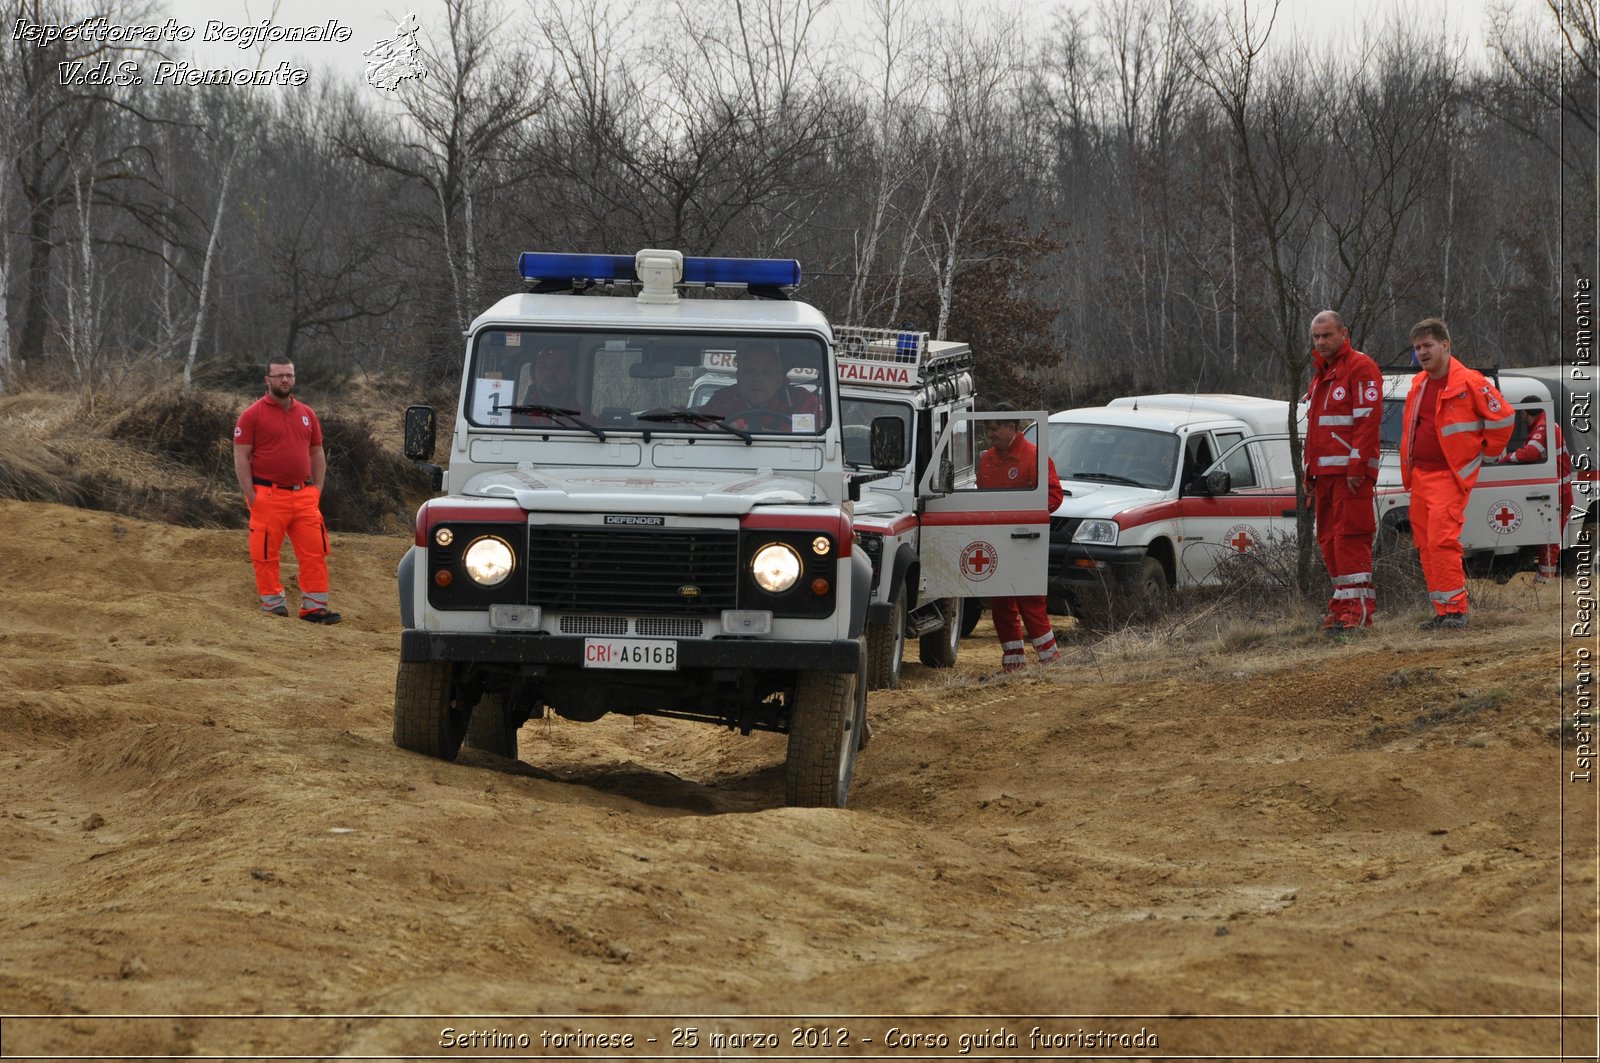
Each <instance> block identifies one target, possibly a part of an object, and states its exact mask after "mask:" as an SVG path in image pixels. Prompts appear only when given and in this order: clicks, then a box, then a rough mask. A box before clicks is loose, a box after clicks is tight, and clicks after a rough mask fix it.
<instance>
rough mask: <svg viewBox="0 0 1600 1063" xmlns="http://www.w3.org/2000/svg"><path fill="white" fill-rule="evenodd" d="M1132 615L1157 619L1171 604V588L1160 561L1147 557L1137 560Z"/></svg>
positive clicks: (1143, 618)
mask: <svg viewBox="0 0 1600 1063" xmlns="http://www.w3.org/2000/svg"><path fill="white" fill-rule="evenodd" d="M1134 594H1135V603H1134V615H1135V616H1136V617H1137V618H1138V619H1140V620H1157V619H1159V618H1160V617H1162V616H1164V615H1165V614H1166V612H1167V609H1168V608H1169V607H1170V606H1171V605H1172V588H1171V587H1170V586H1168V584H1167V570H1166V569H1165V568H1163V567H1162V566H1161V562H1159V561H1157V560H1156V559H1155V558H1153V557H1147V558H1145V559H1144V560H1143V561H1141V562H1139V582H1138V583H1137V584H1135V586H1134Z"/></svg>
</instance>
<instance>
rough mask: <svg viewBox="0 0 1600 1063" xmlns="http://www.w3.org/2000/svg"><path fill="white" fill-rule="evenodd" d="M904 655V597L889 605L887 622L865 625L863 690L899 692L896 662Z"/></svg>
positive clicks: (895, 599) (898, 673)
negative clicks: (864, 688)
mask: <svg viewBox="0 0 1600 1063" xmlns="http://www.w3.org/2000/svg"><path fill="white" fill-rule="evenodd" d="M905 653H906V594H905V590H904V589H903V588H902V589H901V591H900V593H899V594H897V595H895V597H894V601H892V602H890V603H889V620H888V622H887V623H883V624H868V625H867V689H868V690H898V689H900V663H901V661H902V660H903V659H904V657H905Z"/></svg>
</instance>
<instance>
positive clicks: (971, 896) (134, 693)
mask: <svg viewBox="0 0 1600 1063" xmlns="http://www.w3.org/2000/svg"><path fill="white" fill-rule="evenodd" d="M0 531H3V538H0V578H3V580H4V583H5V586H6V589H7V591H6V599H5V604H4V606H3V607H0V749H3V751H4V752H3V753H0V1012H3V1013H4V1014H5V1017H4V1018H3V1019H0V1036H3V1045H0V1050H3V1054H4V1055H6V1056H9V1057H15V1056H23V1055H28V1054H45V1053H67V1052H75V1053H81V1054H126V1055H136V1054H147V1055H148V1054H156V1055H203V1054H213V1055H216V1054H224V1053H256V1054H260V1055H282V1054H293V1053H298V1054H302V1055H327V1056H333V1055H368V1056H372V1055H390V1056H406V1057H410V1056H412V1055H434V1056H451V1057H459V1056H466V1055H471V1054H479V1053H487V1054H506V1053H508V1052H510V1053H512V1054H521V1055H523V1056H524V1057H526V1056H529V1055H533V1056H538V1055H540V1054H542V1053H545V1052H549V1053H551V1054H555V1055H566V1056H568V1057H572V1056H579V1055H584V1054H585V1053H586V1052H587V1054H589V1055H594V1054H596V1053H599V1054H605V1050H606V1046H604V1045H599V1044H598V1043H597V1042H596V1041H595V1040H594V1038H596V1037H597V1036H598V1035H604V1037H607V1038H616V1039H618V1041H617V1042H616V1043H612V1044H611V1046H610V1047H611V1048H612V1049H616V1050H617V1051H618V1054H619V1055H622V1056H633V1057H639V1056H645V1055H650V1054H660V1055H663V1056H668V1057H672V1058H691V1057H695V1056H696V1055H698V1057H699V1058H710V1057H711V1055H712V1054H713V1052H712V1050H713V1049H714V1050H715V1051H714V1054H716V1055H723V1056H737V1055H740V1054H745V1055H755V1056H761V1057H763V1058H783V1057H788V1058H830V1057H833V1056H848V1055H854V1054H879V1055H885V1056H897V1057H906V1058H935V1057H936V1058H945V1057H946V1056H948V1057H952V1058H953V1057H956V1056H958V1055H960V1054H961V1053H960V1052H959V1047H960V1044H961V1043H962V1042H960V1041H959V1038H960V1037H961V1035H962V1034H963V1033H965V1034H967V1035H968V1037H969V1040H968V1041H967V1042H964V1043H965V1044H966V1045H967V1047H968V1048H969V1049H970V1051H969V1052H968V1053H967V1054H966V1055H967V1056H968V1057H969V1058H972V1057H976V1058H986V1057H992V1056H999V1055H1009V1056H1012V1057H1018V1058H1045V1057H1046V1056H1048V1055H1050V1054H1051V1053H1052V1052H1053V1053H1054V1055H1055V1056H1056V1057H1057V1058H1062V1057H1068V1058H1094V1057H1096V1056H1117V1055H1140V1054H1144V1055H1171V1056H1192V1055H1212V1056H1218V1055H1236V1056H1262V1055H1275V1054H1297V1053H1321V1054H1333V1055H1369V1054H1409V1055H1420V1054H1449V1055H1474V1056H1480V1057H1490V1056H1502V1055H1506V1056H1509V1055H1526V1054H1540V1055H1545V1056H1556V1055H1561V1054H1563V1053H1564V1054H1566V1055H1567V1056H1568V1057H1569V1058H1585V1057H1589V1058H1592V1054H1593V1046H1594V1022H1593V1020H1592V1019H1580V1018H1568V1019H1566V1020H1563V1019H1562V1016H1563V1015H1567V1016H1581V1015H1585V1014H1587V1015H1591V1016H1592V1014H1593V1012H1594V999H1595V997H1594V994H1595V985H1596V979H1595V970H1596V965H1595V950H1594V943H1595V917H1594V912H1595V892H1596V879H1595V849H1594V805H1595V791H1594V789H1593V784H1592V783H1591V784H1575V783H1570V782H1567V781H1565V780H1566V772H1568V771H1569V770H1571V769H1572V768H1573V766H1574V765H1575V763H1576V758H1577V756H1578V753H1579V751H1578V749H1577V747H1576V745H1575V744H1574V743H1573V742H1571V741H1568V742H1567V743H1566V744H1565V745H1564V744H1563V741H1562V737H1561V735H1560V733H1559V725H1560V721H1561V719H1562V707H1561V704H1560V698H1559V697H1558V691H1559V690H1560V687H1561V684H1562V667H1563V663H1562V653H1563V646H1562V642H1561V640H1560V639H1559V637H1558V635H1559V632H1560V630H1561V627H1562V624H1563V622H1564V620H1563V613H1562V610H1563V609H1564V608H1566V609H1568V610H1569V611H1570V608H1571V602H1570V599H1571V598H1572V597H1573V584H1572V582H1571V581H1570V580H1569V581H1568V583H1567V584H1566V586H1565V588H1564V590H1552V589H1550V588H1544V589H1536V588H1534V587H1533V586H1532V584H1531V583H1530V582H1528V580H1529V577H1528V576H1526V575H1523V576H1519V577H1518V578H1517V579H1516V580H1515V581H1514V582H1513V583H1511V584H1510V585H1508V586H1505V587H1494V586H1492V585H1488V586H1486V587H1478V586H1476V585H1475V587H1474V592H1475V593H1476V594H1480V595H1481V597H1482V599H1483V602H1484V604H1483V606H1482V607H1481V608H1480V611H1479V613H1478V614H1477V618H1476V621H1475V625H1474V627H1473V628H1472V629H1471V630H1469V631H1468V632H1466V633H1464V634H1452V635H1427V634H1422V633H1418V632H1417V631H1416V630H1415V622H1416V620H1418V619H1420V618H1421V614H1420V612H1418V611H1417V607H1415V606H1412V607H1410V609H1409V611H1407V609H1404V608H1400V609H1395V610H1392V611H1391V612H1389V613H1387V614H1386V615H1385V618H1384V619H1385V624H1384V625H1383V626H1382V627H1381V628H1380V629H1379V630H1377V631H1376V632H1374V633H1373V634H1372V635H1370V636H1369V637H1367V638H1364V639H1360V640H1355V641H1351V642H1345V643H1330V642H1328V641H1326V640H1323V639H1320V638H1318V637H1317V636H1316V635H1315V634H1313V633H1311V632H1310V631H1309V630H1307V629H1300V630H1294V631H1284V630H1281V629H1280V630H1278V631H1275V632H1274V631H1266V632H1265V633H1261V632H1252V631H1251V629H1248V628H1244V627H1241V626H1239V625H1237V624H1233V625H1228V624H1224V623H1223V622H1222V621H1221V620H1219V619H1218V618H1217V617H1216V616H1214V615H1211V616H1200V617H1198V618H1196V619H1193V620H1191V621H1190V622H1189V623H1188V624H1187V625H1186V626H1185V627H1183V628H1182V629H1177V630H1175V629H1173V628H1171V627H1167V628H1163V629H1158V630H1156V631H1154V632H1147V633H1143V634H1133V633H1127V634H1123V635H1119V636H1115V637H1113V638H1111V639H1109V640H1105V641H1102V642H1100V643H1095V644H1090V643H1088V642H1077V643H1073V644H1072V645H1071V646H1070V648H1069V655H1070V659H1071V664H1070V665H1069V666H1068V667H1066V668H1064V669H1060V670H1056V671H1053V672H1050V673H1041V672H1039V671H1038V670H1032V671H1030V672H1028V673H1025V674H1024V676H1023V677H1021V678H1015V679H1013V678H1007V679H1005V680H1002V681H994V680H986V679H985V678H984V677H986V676H988V675H989V674H990V673H992V672H993V671H994V669H995V667H996V664H997V661H998V650H997V648H996V646H995V644H994V642H993V633H992V629H991V628H990V627H989V626H988V624H987V623H985V624H984V625H982V626H981V627H980V628H979V630H978V632H977V633H976V634H975V635H974V637H973V638H971V639H969V640H967V641H966V642H965V643H964V644H963V647H962V660H961V664H960V665H959V666H958V668H957V669H955V670H953V671H951V672H945V673H937V672H933V671H930V670H925V669H922V668H921V667H920V666H917V665H915V664H908V665H907V667H906V681H905V686H904V688H903V689H901V690H900V691H897V692H876V693H874V694H873V695H872V697H871V700H870V713H871V716H872V718H873V720H874V722H875V728H876V729H875V736H874V740H873V743H872V745H871V747H870V748H869V749H868V750H866V751H865V752H864V753H863V754H862V758H861V761H860V763H859V766H858V770H857V776H856V786H855V790H854V792H853V794H852V800H851V807H850V808H849V809H848V810H843V811H837V810H798V809H787V808H783V807H781V796H782V788H783V782H782V762H783V753H784V747H783V739H782V738H781V737H778V736H772V735H756V736H751V737H741V736H739V735H736V734H728V733H724V732H721V731H718V730H714V729H711V728H708V727H705V726H697V725H691V724H680V723H675V722H667V721H659V720H652V719H638V720H632V719H628V718H625V717H607V718H606V719H604V720H602V721H600V722H598V723H592V724H578V723H571V722H567V721H563V720H559V719H553V720H548V721H534V722H532V723H530V724H529V725H528V726H527V727H525V728H524V729H523V731H522V732H521V747H522V748H521V757H522V759H521V760H518V761H512V760H507V759H502V758H499V757H495V756H492V755H489V754H485V753H481V752H474V751H470V750H468V751H465V752H463V755H462V757H461V759H460V760H459V761H457V762H455V763H444V762H438V761H431V760H427V759H424V758H421V757H418V756H415V755H413V754H409V753H405V752H402V751H400V750H398V749H396V748H395V747H394V746H393V745H392V744H391V742H390V707H391V697H392V689H393V679H394V662H395V650H396V645H397V641H398V639H397V630H398V610H397V606H396V602H395V591H394V585H393V571H394V564H395V562H396V560H397V559H398V556H399V554H400V552H401V551H402V550H403V548H404V545H405V543H404V541H403V540H402V539H396V538H393V537H389V538H384V537H359V536H342V537H339V538H338V539H337V541H336V545H335V555H334V558H333V561H332V566H333V574H334V605H335V608H338V609H341V610H342V611H343V612H344V613H345V616H346V622H345V623H344V624H342V625H340V626H338V627H334V628H321V627H317V626H314V625H310V624H303V623H298V622H296V621H295V620H293V619H292V618H291V619H287V620H285V619H276V618H271V617H266V616H261V615H257V614H256V613H255V612H254V605H253V600H252V599H253V587H252V585H251V582H250V576H249V566H248V563H247V561H246V560H245V557H244V549H243V548H244V536H243V533H242V532H213V531H196V530H186V529H179V528H174V527H168V526H164V525H155V524H146V523H142V522H139V521H134V520H129V519H127V518H121V517H113V516H109V515H106V514H101V513H92V512H84V511H78V510H73V509H67V508H62V507H57V506H51V505H43V504H20V503H0ZM1563 603H1565V604H1563ZM1567 652H1569V653H1570V647H1569V648H1568V650H1567ZM1563 810H1565V815H1566V816H1567V819H1566V822H1565V827H1566V830H1565V832H1563V818H1562V817H1563ZM1563 850H1564V851H1563ZM145 1015H159V1016H188V1017H187V1018H162V1019H147V1018H140V1016H145ZM220 1015H231V1016H236V1017H235V1018H232V1019H219V1018H207V1016H220ZM939 1015H947V1016H950V1015H953V1016H966V1018H944V1019H936V1018H934V1016H939ZM19 1016H24V1017H19ZM25 1016H35V1017H33V1018H28V1017H25ZM255 1016H269V1017H271V1018H252V1017H255ZM282 1016H337V1017H339V1018H331V1019H303V1018H302V1019H295V1018H286V1017H282ZM384 1016H387V1017H388V1018H383V1017H384ZM470 1016H482V1017H481V1018H470ZM753 1016H765V1017H771V1018H761V1019H756V1018H752V1017H753ZM1180 1016H1181V1017H1180ZM1209 1016H1220V1017H1218V1018H1208V1017H1209ZM452 1017H454V1018H452ZM737 1017H743V1018H737ZM1035 1026H1037V1027H1039V1028H1040V1030H1041V1031H1042V1035H1043V1036H1044V1037H1045V1038H1047V1039H1048V1038H1050V1037H1054V1038H1056V1041H1055V1046H1054V1047H1053V1048H1051V1047H1049V1046H1048V1045H1045V1046H1044V1047H1040V1046H1039V1043H1038V1042H1037V1041H1036V1042H1034V1043H1033V1044H1032V1045H1030V1042H1029V1040H1028V1034H1029V1032H1030V1031H1031V1030H1032V1029H1033V1028H1034V1027H1035ZM691 1027H692V1028H693V1029H694V1031H695V1032H694V1033H693V1034H690V1033H688V1032H687V1031H688V1030H689V1029H690V1028H691ZM580 1029H581V1030H584V1031H585V1033H584V1035H583V1038H589V1040H584V1039H583V1038H578V1039H576V1040H571V1041H568V1042H566V1046H567V1047H566V1048H565V1049H562V1048H561V1047H560V1045H561V1042H560V1041H559V1038H557V1039H556V1040H555V1041H552V1040H551V1037H553V1036H555V1035H557V1034H560V1033H562V1032H563V1031H564V1032H566V1033H568V1034H570V1033H572V1031H576V1030H580ZM445 1030H451V1031H454V1032H453V1033H445V1032H444V1031H445ZM1141 1030H1143V1031H1144V1032H1145V1035H1146V1036H1147V1038H1148V1037H1154V1038H1157V1039H1158V1041H1157V1042H1156V1043H1154V1044H1151V1043H1148V1041H1147V1043H1146V1044H1145V1046H1144V1047H1142V1048H1141V1047H1138V1046H1134V1045H1132V1042H1130V1041H1127V1040H1121V1041H1119V1040H1116V1038H1117V1037H1121V1036H1123V1035H1132V1034H1135V1033H1138V1032H1139V1031H1141ZM674 1031H676V1032H674ZM741 1031H742V1032H745V1033H746V1034H749V1035H752V1036H754V1037H759V1038H762V1039H763V1041H762V1044H761V1045H760V1046H759V1047H758V1048H756V1049H752V1048H751V1047H750V1042H744V1043H743V1046H742V1047H741V1043H740V1042H738V1041H737V1040H736V1039H730V1035H731V1034H732V1033H737V1032H741ZM794 1031H799V1032H794ZM1097 1031H1100V1032H1097ZM1101 1032H1103V1033H1104V1038H1110V1040H1105V1039H1104V1038H1102V1039H1101V1040H1099V1041H1094V1039H1095V1038H1097V1037H1101ZM469 1033H470V1034H471V1036H472V1037H473V1038H474V1040H473V1041H472V1042H471V1043H467V1042H466V1041H465V1040H464V1038H465V1037H466V1036H467V1035H468V1034H469ZM713 1035H715V1037H716V1038H719V1040H713ZM768 1035H771V1036H773V1037H776V1038H779V1039H780V1041H781V1044H780V1046H779V1047H772V1046H771V1045H770V1044H768V1043H766V1042H765V1040H764V1039H765V1038H766V1037H767V1036H768ZM921 1036H925V1037H926V1038H927V1040H926V1041H923V1042H915V1041H911V1042H908V1040H907V1039H908V1038H912V1037H921ZM941 1036H943V1037H947V1038H948V1039H949V1041H948V1045H949V1047H948V1048H946V1047H944V1046H943V1045H941V1043H940V1042H939V1040H938V1038H939V1037H941ZM984 1036H987V1037H989V1038H990V1040H991V1041H992V1042H993V1043H992V1044H984V1043H982V1042H981V1040H980V1041H978V1042H974V1041H972V1040H970V1038H971V1037H978V1038H980V1039H981V1038H982V1037H984ZM1010 1036H1019V1037H1020V1038H1021V1041H1020V1045H1019V1047H1017V1048H1016V1049H1010V1048H1009V1044H1008V1042H1006V1041H1005V1038H1006V1037H1010ZM623 1037H628V1038H632V1039H633V1040H632V1047H631V1048H620V1049H619V1048H618V1045H619V1044H620V1039H621V1038H623ZM1072 1037H1076V1038H1077V1039H1078V1040H1077V1041H1076V1042H1075V1043H1069V1042H1070V1039H1071V1038H1072ZM517 1038H528V1039H529V1041H530V1042H531V1045H532V1047H531V1048H529V1047H527V1045H519V1043H518V1042H517V1040H516V1039H517ZM649 1038H655V1039H656V1040H655V1041H654V1042H651V1041H649V1040H648V1039H649ZM691 1038H693V1039H694V1043H693V1044H691V1043H690V1039H691ZM506 1039H510V1042H511V1043H510V1044H506V1043H502V1042H504V1041H505V1040H506ZM541 1039H543V1043H542V1044H541ZM1086 1039H1087V1040H1086ZM974 1044H976V1047H973V1046H974ZM552 1046H554V1047H552Z"/></svg>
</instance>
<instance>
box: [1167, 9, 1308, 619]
mask: <svg viewBox="0 0 1600 1063" xmlns="http://www.w3.org/2000/svg"><path fill="white" fill-rule="evenodd" d="M1278 6H1279V4H1278V0H1270V3H1269V4H1268V6H1267V9H1266V11H1265V12H1263V11H1262V10H1261V9H1260V8H1259V7H1258V8H1256V9H1255V10H1254V11H1252V8H1251V4H1250V2H1249V0H1241V3H1240V11H1239V15H1238V17H1236V18H1235V17H1228V18H1226V19H1225V20H1224V22H1223V24H1222V28H1221V33H1222V41H1223V46H1222V47H1221V48H1217V47H1214V46H1212V45H1211V44H1210V43H1209V42H1208V41H1207V40H1206V38H1205V37H1204V36H1202V33H1203V32H1204V31H1200V30H1191V31H1190V34H1189V40H1190V42H1191V53H1192V56H1193V61H1194V67H1195V71H1196V76H1197V77H1198V78H1199V80H1200V82H1201V83H1202V84H1203V85H1205V86H1206V88H1207V89H1209V90H1210V92H1211V93H1212V95H1213V97H1214V98H1215V100H1216V102H1217V106H1218V107H1219V108H1220V110H1221V112H1222V115H1223V117H1224V120H1225V121H1226V123H1227V129H1228V133H1229V136H1230V137H1231V139H1232V142H1233V148H1234V151H1235V153H1236V157H1237V158H1238V161H1239V180H1240V183H1241V184H1242V185H1243V191H1244V195H1245V197H1246V198H1247V200H1248V201H1249V202H1250V204H1251V205H1252V207H1253V209H1254V214H1255V219H1254V220H1255V223H1256V226H1255V237H1256V239H1257V240H1258V241H1259V244H1260V250H1261V254H1262V257H1263V259H1264V262H1265V266H1266V274H1267V281H1268V284H1269V287H1268V298H1267V305H1266V306H1265V307H1263V308H1261V310H1260V311H1259V312H1258V313H1252V314H1249V315H1247V317H1246V319H1245V320H1246V322H1247V323H1248V325H1249V326H1250V327H1252V328H1253V329H1254V330H1255V331H1256V333H1257V334H1258V335H1259V337H1260V338H1261V340H1262V341H1263V343H1264V344H1265V345H1266V348H1267V350H1268V351H1270V352H1271V357H1272V359H1273V361H1274V362H1275V363H1276V364H1277V367H1278V370H1279V372H1280V374H1281V376H1282V379H1283V381H1284V383H1285V384H1287V385H1288V392H1289V395H1290V397H1291V399H1293V398H1296V397H1298V396H1300V395H1301V394H1302V393H1303V392H1304V390H1305V378H1306V372H1305V371H1306V366H1307V363H1308V362H1309V360H1310V358H1309V354H1308V351H1307V348H1308V344H1307V342H1306V328H1307V325H1308V322H1309V320H1310V313H1311V306H1310V303H1309V301H1308V296H1309V294H1310V293H1309V292H1308V290H1307V287H1306V285H1305V283H1304V278H1305V277H1307V276H1309V275H1310V272H1311V268H1310V256H1311V252H1312V241H1313V237H1314V235H1315V231H1316V229H1315V224H1314V223H1315V220H1316V214H1315V211H1316V207H1315V203H1316V199H1317V194H1316V183H1317V181H1318V180H1319V178H1320V177H1321V176H1322V175H1323V174H1324V171H1325V167H1326V165H1327V158H1326V156H1325V155H1323V154H1322V153H1321V151H1320V150H1319V149H1320V148H1321V146H1322V145H1321V142H1320V140H1319V137H1318V136H1317V130H1318V120H1317V111H1316V108H1315V106H1314V98H1313V95H1312V92H1311V91H1310V87H1309V86H1308V84H1307V81H1306V74H1305V72H1304V69H1303V67H1301V66H1299V65H1297V64H1294V63H1289V62H1281V63H1277V64H1271V63H1269V62H1267V60H1266V58H1265V54H1264V53H1265V50H1266V45H1267V40H1268V38H1269V37H1270V36H1271V34H1272V28H1273V24H1274V22H1275V21H1276V19H1277V15H1278ZM1288 422H1289V423H1288V425H1287V426H1286V427H1287V430H1288V433H1289V450H1290V454H1291V457H1292V459H1293V463H1294V467H1295V497H1296V522H1295V523H1296V529H1297V532H1298V546H1299V550H1298V556H1297V559H1296V560H1297V565H1296V568H1297V576H1298V581H1299V584H1300V587H1301V588H1302V590H1307V591H1308V590H1309V589H1310V586H1311V580H1312V564H1311V562H1312V550H1313V549H1314V545H1315V541H1314V539H1313V537H1312V527H1311V512H1310V509H1309V508H1308V507H1307V505H1306V494H1305V480H1304V475H1303V470H1302V469H1301V446H1300V442H1301V441H1300V431H1299V421H1298V418H1297V417H1296V415H1295V407H1294V403H1293V402H1292V401H1291V403H1290V409H1289V419H1288Z"/></svg>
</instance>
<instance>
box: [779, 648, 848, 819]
mask: <svg viewBox="0 0 1600 1063" xmlns="http://www.w3.org/2000/svg"><path fill="white" fill-rule="evenodd" d="M865 649H866V647H865V646H863V647H862V650H863V658H864V657H865ZM865 680H866V675H865V662H864V661H863V665H862V667H861V668H859V669H857V671H856V673H855V674H854V675H852V674H849V673H839V672H805V673H803V674H802V675H801V676H800V681H799V683H798V684H796V686H795V691H794V704H793V705H792V706H790V708H789V759H788V764H787V767H786V771H785V778H784V800H785V802H786V803H787V804H789V805H793V806H798V807H801V808H843V807H844V804H845V801H846V799H848V798H849V796H850V779H851V777H852V776H853V775H854V774H855V768H856V751H857V750H858V749H859V748H860V744H861V738H862V731H863V729H864V727H865V725H866V704H867V696H866V683H865Z"/></svg>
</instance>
